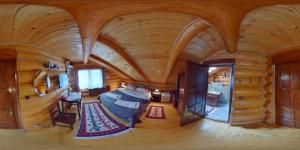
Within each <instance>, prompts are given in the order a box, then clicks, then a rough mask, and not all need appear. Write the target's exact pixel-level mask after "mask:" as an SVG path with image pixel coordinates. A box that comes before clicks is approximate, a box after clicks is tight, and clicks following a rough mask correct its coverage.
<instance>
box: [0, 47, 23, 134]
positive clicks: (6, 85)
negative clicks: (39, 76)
mask: <svg viewBox="0 0 300 150" xmlns="http://www.w3.org/2000/svg"><path fill="white" fill-rule="evenodd" d="M0 56H4V57H1V58H0V68H1V70H0V128H6V129H16V128H20V125H19V115H18V107H17V106H18V99H17V98H18V97H17V94H18V92H17V73H16V52H15V51H14V50H9V51H5V50H0Z"/></svg>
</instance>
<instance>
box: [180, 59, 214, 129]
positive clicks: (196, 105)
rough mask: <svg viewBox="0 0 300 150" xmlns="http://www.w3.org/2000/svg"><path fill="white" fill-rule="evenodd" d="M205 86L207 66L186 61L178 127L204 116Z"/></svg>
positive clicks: (206, 83) (206, 82) (206, 84)
mask: <svg viewBox="0 0 300 150" xmlns="http://www.w3.org/2000/svg"><path fill="white" fill-rule="evenodd" d="M207 86H208V67H207V65H203V64H198V63H194V62H191V61H188V62H187V72H186V86H185V89H184V90H185V92H184V93H185V94H184V95H185V98H184V101H183V108H182V115H181V122H180V125H186V124H190V123H192V122H195V121H197V120H199V119H200V118H202V117H203V116H204V115H205V103H206V95H207Z"/></svg>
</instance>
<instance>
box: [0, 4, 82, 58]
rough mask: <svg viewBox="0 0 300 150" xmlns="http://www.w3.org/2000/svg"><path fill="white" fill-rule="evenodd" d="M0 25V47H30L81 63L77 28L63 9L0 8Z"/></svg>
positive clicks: (6, 6) (2, 6) (25, 6)
mask: <svg viewBox="0 0 300 150" xmlns="http://www.w3.org/2000/svg"><path fill="white" fill-rule="evenodd" d="M0 24H1V25H0V33H1V34H0V44H1V45H27V46H28V45H30V46H32V47H36V48H40V50H41V51H44V52H47V53H49V54H51V55H54V56H57V57H60V58H64V59H69V60H71V61H82V58H83V54H82V43H81V37H80V33H79V28H78V25H77V23H76V21H75V20H74V19H73V17H72V16H71V15H70V14H69V13H68V12H66V11H65V10H63V9H60V8H56V7H49V6H37V5H19V4H13V5H0Z"/></svg>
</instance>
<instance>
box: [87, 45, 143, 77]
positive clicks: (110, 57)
mask: <svg viewBox="0 0 300 150" xmlns="http://www.w3.org/2000/svg"><path fill="white" fill-rule="evenodd" d="M92 54H94V55H95V56H97V57H99V58H101V59H103V60H105V61H107V62H109V63H110V64H112V65H114V66H115V67H117V68H118V69H120V70H122V71H123V72H125V73H126V74H128V75H130V76H131V77H132V78H134V79H136V80H139V81H142V80H143V78H142V77H141V76H140V75H139V73H138V72H137V71H136V70H135V69H134V68H133V67H132V66H131V65H129V64H128V62H127V61H126V60H125V59H124V58H123V57H122V56H120V55H119V54H118V53H116V52H115V51H114V50H113V49H112V48H111V47H109V46H107V45H105V44H103V43H100V42H96V43H95V46H94V48H93V50H92Z"/></svg>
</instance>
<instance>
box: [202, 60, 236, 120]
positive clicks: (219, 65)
mask: <svg viewBox="0 0 300 150" xmlns="http://www.w3.org/2000/svg"><path fill="white" fill-rule="evenodd" d="M234 63H235V60H234V59H219V60H210V61H206V62H204V64H206V65H207V66H208V67H209V69H208V82H207V84H208V90H207V97H206V105H205V116H204V117H205V118H208V119H212V120H215V121H220V122H226V123H229V120H230V112H231V103H232V94H233V85H234V84H233V83H234Z"/></svg>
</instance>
